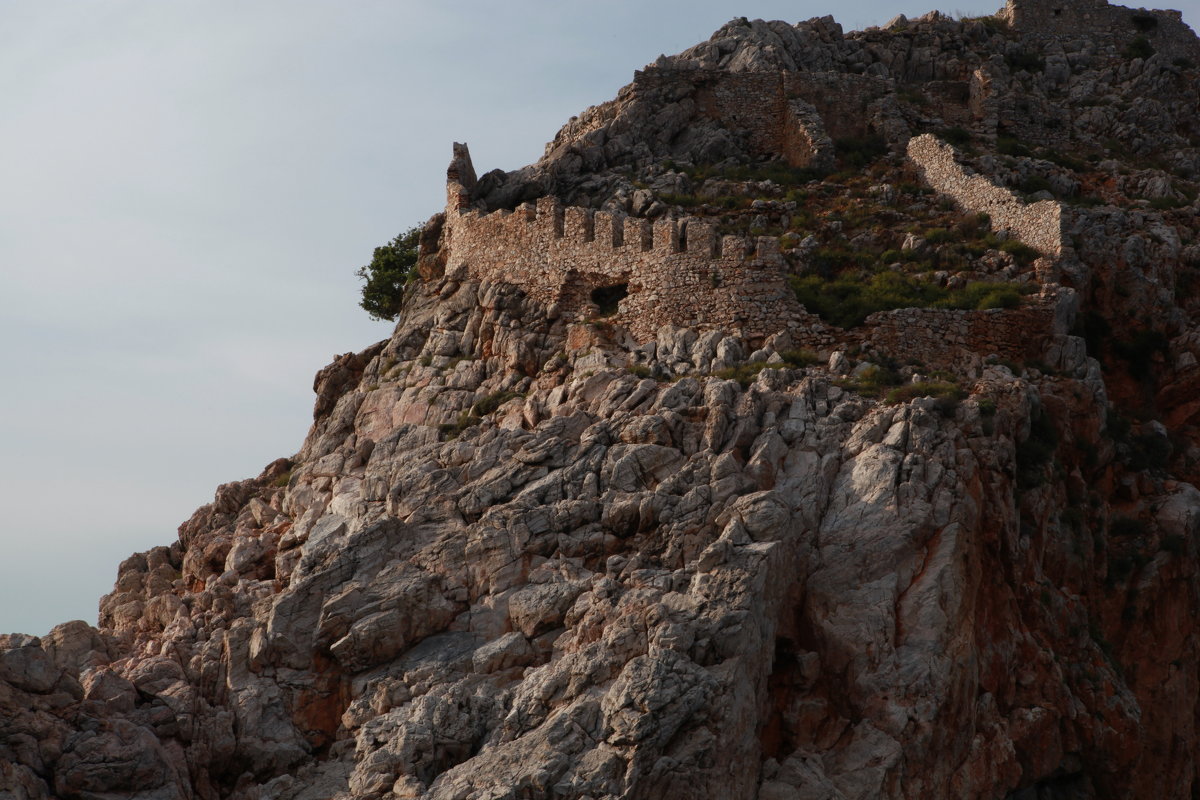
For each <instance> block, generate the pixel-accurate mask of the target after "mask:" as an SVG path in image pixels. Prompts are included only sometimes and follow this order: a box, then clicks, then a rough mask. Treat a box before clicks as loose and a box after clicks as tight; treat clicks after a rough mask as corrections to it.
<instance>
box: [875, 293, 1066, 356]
mask: <svg viewBox="0 0 1200 800" xmlns="http://www.w3.org/2000/svg"><path fill="white" fill-rule="evenodd" d="M1058 303H1059V293H1058V290H1056V289H1055V288H1047V289H1046V290H1044V291H1043V292H1042V294H1039V295H1034V296H1031V297H1028V298H1026V301H1025V304H1024V305H1022V306H1021V307H1020V308H1014V309H991V310H988V311H955V310H948V309H931V308H902V309H897V310H895V311H884V312H879V313H876V314H872V315H871V316H870V317H868V318H867V322H866V324H865V325H864V326H863V329H862V333H861V346H862V347H863V349H864V350H867V351H868V352H869V351H870V350H872V349H875V350H878V351H880V352H883V353H887V354H888V355H890V356H892V357H893V358H895V359H897V360H899V361H901V362H905V361H914V362H919V363H922V364H924V365H925V366H926V367H928V368H930V369H950V370H954V369H958V368H962V367H965V366H967V363H966V362H968V361H970V360H971V358H972V357H977V356H987V355H992V354H995V355H997V356H999V357H1001V358H1003V359H1007V360H1010V361H1015V362H1017V363H1023V362H1025V361H1038V360H1043V359H1044V357H1045V353H1046V350H1047V348H1048V346H1049V344H1050V343H1051V342H1052V341H1053V337H1054V336H1055V335H1060V334H1063V333H1065V330H1058V329H1057V328H1056V325H1055V320H1056V317H1057V315H1056V308H1057V306H1058Z"/></svg>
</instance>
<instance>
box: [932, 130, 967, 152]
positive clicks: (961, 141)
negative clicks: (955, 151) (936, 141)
mask: <svg viewBox="0 0 1200 800" xmlns="http://www.w3.org/2000/svg"><path fill="white" fill-rule="evenodd" d="M938 135H939V136H941V137H942V139H943V140H945V141H947V142H949V143H950V144H952V145H954V146H955V147H965V146H966V145H969V144H970V143H971V132H970V131H969V130H967V129H965V128H960V127H957V126H955V127H953V128H944V129H943V130H940V131H938Z"/></svg>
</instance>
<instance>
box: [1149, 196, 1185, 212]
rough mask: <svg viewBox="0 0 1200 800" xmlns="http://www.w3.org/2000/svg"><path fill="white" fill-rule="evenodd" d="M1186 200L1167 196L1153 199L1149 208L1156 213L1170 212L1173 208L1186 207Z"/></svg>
mask: <svg viewBox="0 0 1200 800" xmlns="http://www.w3.org/2000/svg"><path fill="white" fill-rule="evenodd" d="M1187 204H1188V203H1187V201H1186V200H1180V199H1179V198H1178V197H1174V196H1172V195H1167V196H1166V197H1154V198H1151V199H1150V207H1151V208H1153V209H1156V210H1158V211H1170V210H1171V209H1173V208H1180V207H1181V206H1186V205H1187Z"/></svg>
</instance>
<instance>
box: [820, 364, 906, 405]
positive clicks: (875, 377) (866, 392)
mask: <svg viewBox="0 0 1200 800" xmlns="http://www.w3.org/2000/svg"><path fill="white" fill-rule="evenodd" d="M902 382H903V378H901V377H900V374H899V373H898V372H896V370H894V369H893V368H892V367H891V366H889V365H887V364H872V365H871V366H869V367H867V368H866V369H865V370H863V371H862V372H860V373H859V374H858V375H856V376H854V377H853V378H846V379H842V380H839V381H835V383H836V384H837V385H838V386H840V387H842V388H843V389H849V390H851V391H854V392H858V393H859V394H861V395H863V396H864V397H879V396H880V395H882V394H884V393H885V392H886V391H887V390H888V389H890V388H892V387H893V386H898V385H899V384H901V383H902Z"/></svg>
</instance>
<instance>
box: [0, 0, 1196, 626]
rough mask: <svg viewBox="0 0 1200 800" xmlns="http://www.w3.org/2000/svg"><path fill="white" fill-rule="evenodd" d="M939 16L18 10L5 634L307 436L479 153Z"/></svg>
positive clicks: (749, 8)
mask: <svg viewBox="0 0 1200 800" xmlns="http://www.w3.org/2000/svg"><path fill="white" fill-rule="evenodd" d="M1001 5H1002V3H999V2H997V3H993V2H967V3H962V4H956V5H955V6H953V7H950V8H942V9H941V10H942V11H945V12H947V13H954V12H959V13H969V14H983V13H991V12H993V11H995V10H996V9H997V8H999V7H1000V6H1001ZM932 7H933V6H929V5H926V4H923V3H915V2H912V3H910V2H906V3H902V4H890V3H882V2H867V3H863V4H859V5H856V6H854V7H852V11H850V12H849V14H848V16H846V17H844V18H843V12H842V10H841V9H840V8H838V7H837V6H834V5H832V4H829V3H818V2H781V1H779V0H774V1H770V2H768V1H767V0H763V1H761V2H743V3H718V2H710V1H709V0H699V1H697V0H691V1H690V2H683V1H682V0H667V1H666V2H662V1H661V0H660V2H658V3H655V4H654V6H653V7H651V8H647V7H646V6H644V5H639V4H634V3H632V2H624V1H622V2H613V3H608V4H604V5H603V6H595V5H593V6H581V7H575V6H569V5H565V4H560V5H557V6H545V5H542V4H537V3H534V2H532V0H515V2H512V3H508V4H504V5H503V6H499V5H497V4H488V3H483V2H476V3H459V4H455V5H453V6H450V5H446V4H436V5H435V4H427V3H416V2H407V3H394V2H393V3H388V2H383V0H361V1H360V2H356V3H351V4H339V5H338V6H336V7H335V6H333V5H332V4H328V5H326V4H319V3H315V2H309V1H307V0H301V1H299V2H298V1H297V0H292V2H287V3H284V2H282V1H281V0H263V1H262V2H258V3H254V4H245V3H235V2H233V1H232V0H215V1H211V0H210V1H209V2H203V3H201V2H200V1H199V0H182V1H181V2H178V3H171V4H147V3H135V2H132V0H109V1H108V2H105V3H104V4H87V3H79V2H75V3H72V2H64V3H56V4H47V3H44V2H36V3H35V2H30V1H29V0H16V1H15V2H9V3H6V4H5V5H4V6H3V7H2V9H0V20H2V21H3V22H4V23H6V24H4V25H3V28H2V29H0V45H3V47H2V49H0V65H3V67H4V69H3V70H0V75H3V77H0V87H2V89H3V93H2V95H0V96H2V97H3V98H4V99H3V100H2V101H0V103H3V105H4V110H5V114H4V117H5V120H6V128H5V131H4V134H3V137H4V143H5V145H6V146H5V147H3V148H0V174H3V175H4V176H5V183H6V186H7V187H8V191H7V192H6V193H5V195H4V197H3V199H0V213H3V216H4V219H5V223H6V224H5V225H4V226H3V228H0V264H2V265H3V269H2V270H0V310H2V313H0V334H2V336H0V341H2V342H3V344H0V348H3V351H2V352H3V357H4V362H5V364H6V365H7V366H8V380H9V387H10V388H9V391H8V392H6V393H5V394H4V397H3V400H0V404H2V405H0V412H2V413H0V453H2V454H3V459H2V461H0V486H3V489H2V492H3V493H2V494H0V498H2V499H3V500H4V501H5V505H6V506H7V508H9V509H10V514H9V518H8V520H7V524H6V525H5V526H4V528H3V529H2V532H0V553H3V558H0V565H2V566H0V633H5V632H16V631H20V632H25V633H32V634H36V635H41V634H44V633H46V632H47V631H48V630H49V629H50V628H51V627H52V626H53V625H55V624H57V623H60V622H64V621H67V620H71V619H84V620H86V621H88V622H90V623H92V624H95V622H96V616H97V610H96V609H97V602H98V600H99V598H100V596H101V595H102V594H104V593H105V592H108V591H110V590H111V588H112V584H113V581H114V579H115V577H116V572H117V566H118V564H119V563H120V562H121V561H122V560H123V559H125V558H126V557H128V556H129V555H130V554H132V553H134V552H136V551H142V550H146V549H148V548H150V547H153V546H156V545H169V544H170V543H171V542H173V541H174V540H175V538H176V536H175V531H176V528H177V526H178V525H179V524H180V523H181V522H183V521H184V520H186V519H187V518H188V517H189V516H190V515H191V514H192V512H193V511H194V509H196V508H197V507H198V506H201V505H203V504H205V503H207V502H209V501H211V499H212V496H213V492H214V490H215V489H216V487H217V485H218V484H220V483H225V482H230V481H235V480H242V479H245V478H249V477H253V476H254V475H257V474H258V473H259V471H260V470H261V469H262V468H263V467H264V466H265V465H266V464H268V463H269V462H271V461H273V460H274V459H276V458H279V457H281V456H290V455H292V454H294V453H295V452H296V450H298V449H299V447H300V445H301V443H302V440H303V438H304V434H305V432H306V431H307V428H308V425H309V424H310V422H311V410H312V402H313V395H312V392H311V385H312V376H313V374H314V373H315V372H316V371H317V370H318V369H320V368H321V367H323V366H324V365H325V364H327V363H328V362H329V361H330V360H331V358H332V357H333V356H334V355H336V354H339V353H344V352H348V351H358V350H361V349H363V348H365V347H367V346H369V345H370V344H372V343H373V342H375V341H378V340H380V339H384V338H386V337H387V336H388V335H389V334H390V332H391V330H392V325H391V324H389V323H380V322H373V321H371V320H370V319H369V318H368V317H367V315H366V313H365V312H363V311H361V310H360V309H359V308H358V307H357V302H358V280H357V279H356V278H355V276H354V271H355V269H356V268H358V267H359V266H361V265H362V264H364V263H366V262H367V261H368V260H369V259H370V255H371V251H372V249H373V248H374V247H375V246H377V245H379V244H382V243H384V242H386V241H387V240H389V239H391V238H392V237H393V236H395V235H396V234H397V233H398V232H400V231H401V230H404V229H406V228H408V227H411V226H412V225H414V224H419V223H420V222H423V221H424V220H425V219H427V218H428V217H429V216H430V215H431V214H433V213H435V212H437V211H439V210H440V209H441V206H442V204H443V202H444V195H443V179H444V172H445V166H446V164H447V162H448V161H449V158H450V146H451V142H452V141H466V142H468V143H469V144H470V147H471V152H472V156H473V157H474V161H475V165H476V167H477V168H478V169H479V171H480V173H483V172H486V171H488V170H490V169H493V168H496V167H500V168H503V169H515V168H517V167H520V166H522V165H524V164H526V163H529V162H532V161H534V160H536V159H537V158H538V157H539V156H540V155H541V153H542V149H543V146H544V144H545V142H547V141H549V140H550V139H551V138H552V137H553V136H554V134H555V132H556V131H557V130H558V128H559V127H560V126H561V125H562V124H563V123H565V122H566V121H567V119H568V118H569V117H571V116H572V115H574V114H577V113H579V112H581V111H582V110H584V109H585V108H587V107H588V106H591V105H595V104H598V103H601V102H604V101H606V100H609V99H611V98H612V97H613V96H615V94H616V92H617V90H618V89H619V88H620V87H621V86H623V85H624V84H626V83H628V82H629V81H630V80H631V79H632V76H633V72H634V70H635V69H639V68H641V67H642V66H643V65H644V64H647V63H649V62H652V61H653V60H654V59H655V58H656V57H657V56H658V55H659V54H660V53H674V52H678V51H680V50H683V49H685V48H687V47H689V46H691V45H692V44H695V43H697V42H700V41H703V40H705V39H707V38H708V37H709V35H710V34H711V33H712V31H713V30H715V29H716V28H718V27H720V26H721V25H722V24H723V23H724V22H726V21H728V20H729V19H731V18H734V17H736V16H748V17H751V18H765V19H785V20H787V21H789V22H796V21H799V20H802V19H807V18H810V17H814V16H824V15H825V14H829V13H832V14H833V15H834V16H835V17H836V18H837V19H838V21H839V22H841V23H842V24H843V26H844V27H845V28H846V29H847V30H850V29H856V28H863V27H866V26H868V25H871V24H880V23H882V22H884V21H886V20H887V19H889V18H890V17H892V16H894V15H895V14H897V13H901V12H903V13H906V14H908V15H909V16H914V15H919V14H922V13H924V12H926V11H928V10H930V9H931V8H932ZM1183 11H1184V18H1185V21H1187V22H1188V23H1189V24H1190V25H1192V26H1193V28H1195V27H1196V25H1197V18H1198V17H1200V0H1192V2H1189V3H1186V4H1184V8H1183Z"/></svg>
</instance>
